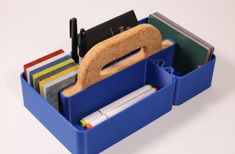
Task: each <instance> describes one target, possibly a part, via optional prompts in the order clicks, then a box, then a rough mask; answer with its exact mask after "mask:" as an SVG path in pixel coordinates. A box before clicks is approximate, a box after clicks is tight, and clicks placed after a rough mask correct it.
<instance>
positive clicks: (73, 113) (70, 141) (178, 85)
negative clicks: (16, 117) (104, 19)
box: [21, 20, 215, 154]
mask: <svg viewBox="0 0 235 154" xmlns="http://www.w3.org/2000/svg"><path fill="white" fill-rule="evenodd" d="M143 21H144V20H143ZM174 47H175V45H172V46H171V47H169V48H167V49H164V50H163V51H161V52H159V53H157V54H154V55H153V56H151V57H149V58H148V59H145V60H142V61H140V62H138V63H136V64H134V65H133V66H131V67H129V68H127V69H125V70H123V71H121V72H119V73H116V74H114V75H112V76H111V77H109V78H107V79H105V80H103V81H101V82H99V83H97V84H95V85H93V86H91V87H89V88H87V89H85V90H83V91H81V92H79V93H76V94H75V95H73V96H71V97H64V96H63V95H61V103H62V104H61V107H62V111H63V115H62V114H61V113H59V112H58V111H57V110H56V109H54V108H53V107H52V106H51V105H50V104H49V103H48V102H47V101H46V100H45V99H44V98H43V97H41V96H40V95H39V94H38V92H36V91H35V90H34V89H33V88H32V87H31V86H30V85H29V84H28V83H27V81H26V80H25V78H24V76H23V74H21V83H22V91H23V98H24V105H25V107H26V108H27V109H28V110H29V111H30V112H31V113H32V114H33V115H34V116H35V117H36V118H37V119H38V120H39V121H40V122H41V123H42V124H43V125H44V126H45V127H46V128H47V129H48V130H49V131H50V132H51V133H52V134H53V135H54V136H55V137H56V138H57V139H58V140H59V141H60V142H61V143H62V144H63V145H64V146H65V147H67V149H68V150H69V151H71V152H72V153H73V154H94V153H99V152H101V151H103V150H104V149H106V148H108V147H109V146H111V145H113V144H115V143H117V142H118V141H120V140H122V139H123V138H125V137H127V136H128V135H130V134H132V133H134V132H135V131H137V130H138V129H140V128H142V127H144V126H145V125H147V124H148V123H150V122H152V121H153V120H156V119H157V118H159V117H160V116H162V115H164V114H165V113H167V112H169V111H170V110H171V109H172V105H179V104H182V103H183V102H185V101H186V100H188V99H190V98H191V97H193V96H195V95H196V94H198V93H200V92H202V91H203V90H205V89H206V88H208V87H210V85H211V80H212V75H213V70H214V65H215V56H214V58H213V59H212V60H211V61H210V62H208V63H207V64H205V65H202V66H201V67H199V68H197V69H195V70H194V71H192V72H190V73H188V74H186V75H184V76H176V75H175V73H174V68H172V66H173V60H174ZM145 84H152V85H154V86H156V87H157V88H158V91H157V92H155V93H154V94H152V95H150V96H148V97H147V98H145V99H143V100H141V101H139V102H138V103H136V104H134V105H132V106H131V107H129V108H127V109H126V110H124V111H122V112H120V113H119V114H117V115H115V116H113V117H112V118H110V119H108V120H106V121H104V122H102V123H100V124H99V125H97V126H95V127H94V128H92V129H89V130H86V129H84V128H82V127H81V126H80V125H79V120H80V119H81V118H83V117H84V116H86V115H88V114H90V113H92V112H94V111H96V110H98V109H99V108H101V107H103V106H105V105H107V104H108V103H110V102H112V101H114V100H116V99H118V98H120V97H122V96H124V95H126V94H128V93H129V92H131V91H133V90H135V89H137V88H139V87H141V86H143V85H145ZM94 141H98V142H94Z"/></svg>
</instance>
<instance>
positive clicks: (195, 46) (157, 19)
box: [148, 13, 214, 75]
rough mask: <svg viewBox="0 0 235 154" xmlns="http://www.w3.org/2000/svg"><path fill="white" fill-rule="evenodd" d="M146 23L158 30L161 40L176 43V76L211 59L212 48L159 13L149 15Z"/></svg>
mask: <svg viewBox="0 0 235 154" xmlns="http://www.w3.org/2000/svg"><path fill="white" fill-rule="evenodd" d="M148 23H149V24H152V25H153V26H155V27H157V28H158V29H159V30H160V32H161V34H162V37H163V39H165V38H168V39H172V40H174V41H175V42H176V47H175V58H174V66H173V67H174V69H175V70H176V72H177V74H178V75H184V74H187V73H188V72H190V71H192V70H194V69H196V68H198V67H200V66H201V65H203V64H205V63H207V62H208V61H209V60H210V59H211V58H212V56H213V51H214V47H213V46H211V45H210V44H208V43H207V42H205V41H203V40H202V39H200V38H198V37H197V36H195V35H194V34H192V33H190V32H189V31H187V30H185V29H184V28H182V27H180V26H179V25H177V24H176V23H174V22H173V21H171V20H170V19H168V18H166V17H164V16H163V15H161V14H160V13H153V14H151V15H150V16H149V18H148Z"/></svg>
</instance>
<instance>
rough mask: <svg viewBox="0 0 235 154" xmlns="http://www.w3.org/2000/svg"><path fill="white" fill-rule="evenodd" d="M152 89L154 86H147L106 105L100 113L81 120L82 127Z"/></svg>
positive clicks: (97, 112)
mask: <svg viewBox="0 0 235 154" xmlns="http://www.w3.org/2000/svg"><path fill="white" fill-rule="evenodd" d="M151 88H152V86H151V85H150V84H148V85H145V86H143V87H141V88H139V89H137V90H135V91H133V92H131V93H129V94H128V95H126V96H124V97H121V98H120V99H118V100H116V101H114V102H112V103H110V104H108V105H106V106H105V107H103V108H101V109H99V110H98V111H96V112H94V113H92V114H90V115H88V116H86V117H85V118H83V119H82V120H80V123H81V125H82V127H85V126H86V124H87V123H89V122H90V121H93V120H94V119H98V118H99V117H100V116H102V115H103V114H105V113H107V112H108V111H110V110H112V109H114V108H117V107H118V106H120V105H122V104H124V103H125V102H127V101H129V100H131V99H133V98H135V97H137V96H139V95H140V94H142V93H144V92H146V91H148V90H150V89H151Z"/></svg>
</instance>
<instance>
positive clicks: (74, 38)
mask: <svg viewBox="0 0 235 154" xmlns="http://www.w3.org/2000/svg"><path fill="white" fill-rule="evenodd" d="M69 26H70V38H71V44H72V47H71V50H72V58H73V59H74V61H75V62H79V57H78V49H77V48H78V34H77V19H76V18H72V19H70V21H69Z"/></svg>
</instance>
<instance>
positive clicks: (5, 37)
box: [0, 0, 235, 154]
mask: <svg viewBox="0 0 235 154" xmlns="http://www.w3.org/2000/svg"><path fill="white" fill-rule="evenodd" d="M234 8H235V1H234V0H223V1H219V0H207V1H205V0H194V1H193V0H187V1H183V0H176V1H170V0H164V1H163V0H162V1H160V0H148V1H147V0H146V1H137V0H118V1H111V0H100V1H94V0H93V1H92V0H83V1H79V0H71V1H59V0H50V1H48V0H37V1H35V0H20V1H13V0H0V53H1V59H0V70H1V75H0V133H1V134H0V153H1V154H16V153H18V154H55V153H56V154H68V153H70V152H69V151H68V150H67V149H66V148H65V147H64V146H63V145H62V144H61V143H60V142H59V141H58V140H57V139H56V138H55V137H54V136H53V135H52V134H51V133H50V132H49V131H48V130H47V129H46V128H45V127H44V126H43V125H42V124H41V123H40V122H39V121H38V120H37V119H36V118H35V117H34V116H32V114H31V113H30V112H29V111H28V110H26V108H25V107H24V106H23V100H22V93H21V86H20V79H19V75H20V73H21V72H22V70H23V69H22V66H23V64H25V63H27V62H29V61H31V60H33V59H36V58H38V57H40V56H43V55H45V54H47V53H49V52H52V51H54V50H57V49H60V48H62V49H64V50H65V51H67V52H69V51H70V39H69V29H68V27H69V25H68V21H69V19H70V18H72V17H77V18H78V26H79V27H84V28H90V27H92V26H94V25H97V24H99V23H102V22H103V21H106V20H108V19H110V18H112V17H115V16H117V15H120V14H122V13H124V12H126V11H128V10H130V9H134V10H135V12H136V15H137V17H138V19H141V18H143V17H146V16H148V15H149V14H150V13H153V12H156V11H158V12H161V13H162V14H164V15H165V16H167V17H169V18H170V19H172V20H173V21H175V22H177V23H178V24H180V25H182V26H183V27H185V28H186V29H188V30H190V31H191V32H193V33H195V34H196V35H198V36H199V37H201V38H203V39H204V40H206V41H208V42H209V43H211V44H212V45H214V46H215V48H216V50H215V54H216V55H217V62H216V67H215V72H214V77H213V84H212V87H211V88H210V89H208V90H206V91H205V92H203V93H201V94H200V95H198V96H196V97H194V98H192V99H191V100H189V101H187V103H185V104H183V105H181V106H178V107H174V108H173V110H172V111H171V112H169V113H168V114H166V115H164V116H163V117H161V118H160V119H158V120H155V121H154V122H152V123H151V124H149V125H147V126H146V127H144V128H143V129H141V130H140V131H138V132H136V133H134V134H133V135H131V136H129V137H128V138H126V139H124V140H122V141H121V142H119V143H117V144H115V145H114V146H112V147H110V148H108V149H107V150H105V151H103V152H102V153H103V154H126V153H128V154H156V153H158V154H172V153H174V154H189V153H190V154H234V153H235V49H234V46H233V45H235V39H234V36H235V30H234V29H235V9H234Z"/></svg>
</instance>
